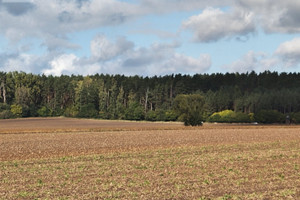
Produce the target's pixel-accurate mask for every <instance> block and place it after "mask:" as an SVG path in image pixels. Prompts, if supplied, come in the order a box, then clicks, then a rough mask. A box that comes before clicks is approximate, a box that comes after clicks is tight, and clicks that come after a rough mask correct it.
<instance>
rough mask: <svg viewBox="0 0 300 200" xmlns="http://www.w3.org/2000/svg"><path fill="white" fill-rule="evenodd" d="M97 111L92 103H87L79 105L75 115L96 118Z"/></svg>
mask: <svg viewBox="0 0 300 200" xmlns="http://www.w3.org/2000/svg"><path fill="white" fill-rule="evenodd" d="M97 115H98V111H97V110H96V108H95V106H94V104H92V103H89V104H86V105H83V106H81V108H80V110H79V112H78V114H77V116H78V117H82V118H96V117H97Z"/></svg>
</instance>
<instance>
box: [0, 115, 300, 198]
mask: <svg viewBox="0 0 300 200" xmlns="http://www.w3.org/2000/svg"><path fill="white" fill-rule="evenodd" d="M299 168H300V127H299V126H257V125H243V126H241V125H207V124H205V125H204V126H203V127H197V128H190V127H188V128H186V127H184V126H183V125H182V124H181V123H147V122H122V121H101V120H78V119H67V118H50V119H47V118H38V119H16V120H0V169H1V174H0V181H1V182H0V199H300V170H299Z"/></svg>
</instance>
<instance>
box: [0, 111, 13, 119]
mask: <svg viewBox="0 0 300 200" xmlns="http://www.w3.org/2000/svg"><path fill="white" fill-rule="evenodd" d="M10 118H13V114H12V112H10V110H4V111H2V112H0V119H10Z"/></svg>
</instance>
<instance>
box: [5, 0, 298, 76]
mask: <svg viewBox="0 0 300 200" xmlns="http://www.w3.org/2000/svg"><path fill="white" fill-rule="evenodd" d="M180 12H192V13H193V15H191V16H189V17H186V19H185V20H183V21H179V22H178V32H180V33H181V34H185V33H186V32H190V33H192V37H193V38H191V39H192V41H193V42H196V43H199V44H201V43H215V42H218V41H220V40H234V39H239V38H243V37H245V36H246V38H248V37H255V34H256V33H257V32H258V31H259V30H261V31H263V32H265V33H266V34H271V33H277V34H299V33H300V14H299V13H300V2H299V1H295V0H285V1H280V0H259V1H249V0H235V1H234V0H223V1H221V0H203V1H199V0H141V1H129V0H128V1H125V0H122V1H121V0H52V1H44V0H24V1H14V0H0V18H1V19H4V20H1V21H0V41H1V38H2V39H3V38H4V40H5V41H7V43H8V44H7V45H6V46H5V45H2V51H1V50H0V58H1V61H0V64H1V66H0V70H4V71H11V70H22V71H28V72H34V73H45V74H54V75H60V74H62V73H69V74H71V73H82V74H87V73H112V74H115V73H124V74H128V75H133V74H140V75H161V74H170V73H189V74H193V73H203V72H207V71H208V70H209V69H210V68H211V67H212V66H213V60H212V59H211V55H208V54H205V53H204V54H203V53H199V55H198V56H196V57H191V56H189V55H185V53H182V52H181V53H180V51H178V49H179V48H180V45H179V44H178V42H174V43H170V42H169V41H167V40H166V41H160V42H157V43H154V44H152V45H148V46H146V47H141V46H137V44H136V43H135V42H134V41H129V40H128V39H126V37H125V36H120V37H118V38H115V39H111V38H108V36H107V35H105V34H98V35H96V36H95V37H94V39H93V40H92V41H90V55H89V56H87V57H84V56H80V55H77V54H76V50H78V49H80V48H82V47H81V46H80V45H79V44H78V43H76V42H74V41H73V42H72V41H71V40H70V38H69V37H70V34H73V33H78V32H84V31H88V30H95V29H101V28H106V27H117V26H120V25H123V24H126V23H129V22H134V21H137V20H139V19H141V18H143V17H145V16H151V15H158V16H164V15H167V14H169V13H180ZM195 13H196V14H195ZM174 35H178V34H175V33H174ZM180 37H182V36H180V34H179V36H178V38H177V39H178V41H181V40H182V38H180ZM32 39H34V40H35V42H36V43H37V44H36V46H38V48H39V49H40V51H41V52H38V53H36V51H37V50H33V49H32V48H28V49H27V50H23V51H20V49H21V47H22V46H31V45H29V44H26V41H28V40H32ZM3 49H4V50H3ZM5 49H9V50H8V51H7V50H5ZM23 49H24V48H23ZM72 51H74V53H72ZM203 51H205V50H203ZM201 52H202V51H201ZM299 57H300V39H299V38H297V37H295V39H294V40H291V41H286V42H284V43H282V44H281V45H279V46H278V48H277V49H276V50H274V53H273V54H272V55H268V54H266V53H264V52H254V51H252V50H250V51H249V52H248V53H246V54H245V55H244V56H243V57H242V58H240V59H238V60H236V61H235V62H233V63H231V64H227V65H224V66H223V68H224V69H229V70H231V71H245V70H257V69H261V70H263V69H271V68H272V66H274V65H277V66H281V67H282V69H291V68H295V67H298V66H299V63H300V59H299Z"/></svg>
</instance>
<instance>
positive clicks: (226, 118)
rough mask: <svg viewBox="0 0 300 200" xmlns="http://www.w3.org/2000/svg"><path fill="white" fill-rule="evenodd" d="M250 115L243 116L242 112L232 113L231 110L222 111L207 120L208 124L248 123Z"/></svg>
mask: <svg viewBox="0 0 300 200" xmlns="http://www.w3.org/2000/svg"><path fill="white" fill-rule="evenodd" d="M251 116H252V114H249V115H248V114H245V113H242V112H234V111H232V110H224V111H221V112H216V113H213V114H212V115H211V116H210V117H209V118H208V119H207V121H208V122H219V123H249V122H251V121H252V120H251Z"/></svg>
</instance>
